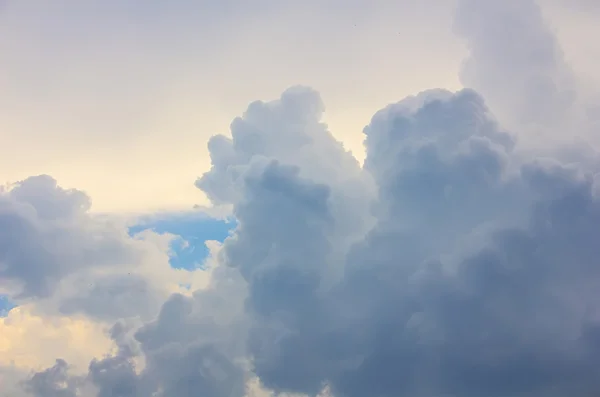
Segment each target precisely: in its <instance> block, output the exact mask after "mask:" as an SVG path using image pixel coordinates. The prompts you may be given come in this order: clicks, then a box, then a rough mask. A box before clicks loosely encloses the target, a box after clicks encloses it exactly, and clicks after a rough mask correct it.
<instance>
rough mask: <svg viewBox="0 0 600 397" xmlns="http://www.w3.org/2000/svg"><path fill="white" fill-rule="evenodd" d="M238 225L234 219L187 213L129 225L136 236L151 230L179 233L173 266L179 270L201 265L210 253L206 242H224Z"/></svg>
mask: <svg viewBox="0 0 600 397" xmlns="http://www.w3.org/2000/svg"><path fill="white" fill-rule="evenodd" d="M235 226H236V223H235V221H233V220H222V219H216V218H210V217H208V216H207V215H206V214H203V213H197V212H185V213H175V214H164V215H161V216H155V217H152V218H148V219H142V220H141V221H140V222H139V223H138V224H136V225H134V226H132V227H130V228H129V233H130V234H131V235H134V234H136V233H139V232H141V231H143V230H148V229H150V230H153V231H155V232H156V233H171V234H175V235H178V236H180V237H181V239H178V240H175V241H174V242H173V243H172V244H171V250H172V255H171V259H170V263H171V266H173V267H174V268H177V269H196V268H198V267H199V266H202V263H203V261H204V259H206V257H207V256H208V248H207V247H206V244H205V241H207V240H216V241H220V242H223V241H224V240H225V239H226V238H227V237H228V236H229V234H230V233H231V230H233V228H235Z"/></svg>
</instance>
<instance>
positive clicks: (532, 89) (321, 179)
mask: <svg viewBox="0 0 600 397" xmlns="http://www.w3.org/2000/svg"><path fill="white" fill-rule="evenodd" d="M458 15H459V16H458V18H457V29H458V30H459V31H460V32H461V34H464V35H465V37H466V38H467V40H468V41H469V43H470V47H471V54H470V58H469V59H468V62H467V64H466V65H465V70H464V73H465V76H464V79H465V82H466V84H465V85H467V86H469V87H470V88H464V89H462V90H460V91H457V92H451V91H447V90H443V89H432V90H429V91H425V92H422V93H419V94H418V95H415V96H411V97H408V98H405V99H403V100H401V101H399V102H397V103H394V104H391V105H389V106H387V107H385V108H384V109H381V110H380V111H378V112H377V113H376V114H375V115H374V116H373V118H372V119H371V122H370V123H369V124H368V125H367V126H366V127H365V128H364V136H365V140H364V145H365V150H366V159H365V162H364V164H363V165H361V164H359V162H358V161H356V159H355V158H354V157H353V156H352V154H351V153H350V152H348V151H347V150H346V149H345V148H344V146H343V144H342V143H341V142H338V141H336V140H335V139H334V137H333V135H332V134H331V133H330V132H329V131H328V128H327V126H326V125H325V124H324V123H323V121H322V116H323V113H324V111H325V108H324V104H323V101H322V100H321V97H320V95H319V94H318V92H316V91H315V90H313V89H311V88H307V87H302V86H296V87H292V88H290V89H288V90H286V91H285V92H283V94H282V95H281V96H280V97H279V98H278V99H276V100H273V101H269V102H264V101H256V102H253V103H251V104H250V105H249V106H248V108H247V109H246V111H245V112H244V114H243V115H241V116H240V117H238V118H236V119H235V120H234V121H233V122H232V124H231V135H230V136H224V135H223V136H222V135H218V136H215V137H213V138H212V139H211V140H210V141H209V143H208V147H209V151H210V157H211V163H212V166H211V168H210V170H208V171H207V172H205V173H204V174H203V175H202V176H201V177H200V178H198V180H197V181H196V186H197V187H198V188H199V189H201V190H202V191H203V192H204V193H206V195H207V196H208V197H209V198H210V200H211V201H212V203H213V204H215V205H219V206H225V207H227V208H231V209H232V213H231V215H232V217H233V218H234V219H235V229H234V231H233V232H232V234H231V235H230V236H229V237H228V238H227V239H225V241H224V242H223V243H222V244H220V245H210V244H209V247H208V248H210V250H209V251H210V255H209V257H208V258H207V259H206V263H205V266H202V267H193V268H189V269H179V270H176V269H172V268H171V267H170V266H169V263H168V262H169V258H168V255H167V254H168V250H169V242H170V241H172V236H168V235H158V234H157V233H154V232H150V231H146V232H143V233H140V234H136V235H131V234H128V233H127V230H128V229H127V224H125V223H123V222H120V221H118V220H115V219H114V218H110V217H108V218H104V217H98V216H95V215H92V214H90V213H89V205H90V204H89V202H90V201H89V198H88V197H87V196H86V195H85V194H84V193H82V192H79V191H77V190H65V189H62V188H60V187H58V186H57V183H56V181H54V180H53V179H52V178H51V177H48V176H39V177H32V178H29V179H26V180H25V181H23V182H20V183H18V184H17V185H15V186H11V187H9V188H7V189H5V190H4V191H3V192H2V196H0V281H2V284H1V285H0V286H1V287H2V288H3V292H4V293H5V294H7V295H8V296H9V297H10V299H12V300H13V301H14V302H15V303H17V304H20V305H21V306H20V307H19V308H17V309H13V311H11V312H10V313H9V317H8V319H9V320H10V319H11V314H12V316H13V318H12V321H16V320H15V318H17V314H18V313H23V312H24V310H25V308H27V310H31V312H32V313H34V314H35V315H37V316H41V317H44V318H51V319H52V321H54V322H58V323H59V324H62V323H61V321H62V322H65V321H67V319H69V321H70V320H72V319H76V320H77V321H81V322H82V324H83V323H84V322H85V324H88V323H90V322H91V323H93V324H95V326H96V328H94V329H96V331H95V332H100V333H101V331H102V330H103V331H104V335H105V337H104V339H103V340H102V343H103V344H105V345H106V346H107V347H106V348H105V354H102V353H100V354H94V357H93V358H91V359H90V360H89V361H88V363H89V365H87V366H86V367H85V368H84V369H83V370H82V368H81V367H77V366H76V365H73V364H71V363H70V362H69V360H67V359H66V358H65V357H66V356H67V355H68V351H67V350H66V349H65V352H64V356H58V357H56V360H55V361H54V363H53V364H50V365H46V366H45V368H34V370H33V372H30V373H29V372H27V370H26V369H25V366H23V365H20V364H19V363H15V362H12V363H11V362H6V363H5V362H2V361H0V365H4V367H0V375H3V377H2V378H0V382H4V383H0V385H2V386H1V387H4V388H5V390H9V391H8V393H12V394H7V395H8V396H19V397H21V396H34V397H75V396H83V397H151V396H152V397H192V396H209V397H244V396H266V395H275V394H277V395H278V394H286V395H292V394H293V395H300V396H302V395H305V396H317V395H331V396H335V397H363V396H378V397H392V396H393V397H398V396H400V397H405V396H406V397H433V396H441V395H443V396H453V397H454V396H456V397H478V396H489V397H521V396H527V397H530V396H541V395H544V396H557V397H558V396H565V395H570V396H574V397H587V396H590V395H592V394H594V393H597V392H598V391H599V390H600V373H599V368H600V359H599V358H598V357H600V301H599V300H598V292H599V291H600V266H599V265H598V263H597V258H598V257H599V256H600V244H598V241H597V240H598V238H600V197H598V192H599V191H600V190H599V185H598V181H599V180H598V174H597V170H598V168H597V166H596V164H598V158H595V157H594V156H595V154H594V153H595V152H594V151H593V150H590V151H588V152H586V154H585V161H580V162H573V161H565V158H572V157H573V156H572V154H571V155H570V157H569V156H567V155H565V154H564V152H561V151H560V150H553V151H548V150H546V149H547V148H546V147H545V148H544V149H543V150H541V149H540V150H538V151H537V152H536V151H535V149H532V147H531V146H528V147H527V150H523V149H522V148H521V147H520V146H519V130H518V128H519V126H521V127H523V128H524V129H529V128H530V127H531V125H532V123H533V124H535V125H536V128H542V127H544V128H553V126H556V125H557V124H556V123H559V124H560V125H561V127H562V126H571V127H573V126H577V127H580V128H581V129H591V128H592V127H591V125H592V124H590V123H589V122H588V120H586V119H585V118H580V117H579V116H577V117H572V115H573V112H572V111H571V110H572V109H575V110H574V111H575V112H577V106H579V104H580V102H581V99H579V98H577V96H576V95H575V92H574V91H573V89H574V85H572V81H571V80H570V78H563V77H565V76H571V74H572V71H570V70H569V68H568V65H567V63H566V62H565V61H564V60H563V59H562V58H561V56H560V50H559V47H558V44H557V43H556V42H555V41H554V38H553V36H552V35H551V34H550V30H549V29H548V28H547V27H546V25H545V23H544V20H543V18H542V14H541V11H540V9H539V8H538V7H537V5H536V4H535V3H534V2H533V1H528V0H527V1H521V2H511V1H508V2H502V3H500V2H493V1H481V2H473V1H468V0H464V1H461V2H460V7H459V13H458ZM503 24H509V25H510V26H512V27H513V28H514V31H512V33H514V34H515V35H516V36H515V37H517V36H518V37H519V38H523V42H516V41H514V40H510V41H507V40H505V39H506V37H505V36H503V35H501V33H500V30H501V29H502V26H507V25H503ZM512 33H511V34H512ZM521 45H523V48H522V47H521ZM511 54H512V55H514V56H515V59H514V61H515V63H514V68H512V69H507V68H508V66H507V65H506V64H502V63H500V61H501V60H503V57H504V56H505V55H511ZM502 79H506V83H504V82H503V81H501V80H502ZM469 81H471V82H472V84H467V83H468V82H469ZM524 83H531V84H530V85H529V84H525V85H524ZM504 88H506V90H504ZM478 89H480V90H478ZM479 91H481V92H479ZM488 96H489V97H490V101H489V102H490V103H492V104H494V105H497V106H498V107H499V108H500V113H501V114H502V116H501V117H495V116H494V114H495V113H494V108H493V107H489V108H488V101H487V97H488ZM513 97H514V98H515V100H516V101H517V102H515V103H518V104H519V105H518V106H516V105H514V103H512V102H511V98H513ZM563 110H564V113H562V111H563ZM547 115H548V117H550V118H548V117H547ZM551 117H556V118H557V120H558V121H557V122H556V123H555V122H554V121H553V119H551ZM563 121H564V123H563ZM505 123H506V124H508V125H510V126H511V128H510V129H509V128H507V127H505V126H504V125H505ZM556 153H559V154H557V155H554V154H556ZM590 153H591V154H590ZM582 158H583V157H582ZM590 158H591V159H592V161H589V159H590ZM18 310H21V312H18ZM72 321H75V320H72ZM49 323H50V321H49ZM69 324H70V325H69V326H71V327H74V326H73V325H72V324H71V323H69ZM5 325H6V324H5ZM90 327H91V326H90ZM1 329H2V328H0V330H1ZM7 329H8V328H7ZM90 329H91V328H90ZM98 329H100V330H101V331H98ZM88 335H92V333H91V331H89V332H88ZM94 335H95V334H94ZM1 338H2V335H0V347H2V339H1ZM88 338H91V336H88ZM94 338H97V340H100V339H98V338H99V337H96V336H94ZM46 364H47V363H46Z"/></svg>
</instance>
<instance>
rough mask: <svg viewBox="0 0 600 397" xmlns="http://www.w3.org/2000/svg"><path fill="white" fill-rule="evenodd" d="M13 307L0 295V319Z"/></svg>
mask: <svg viewBox="0 0 600 397" xmlns="http://www.w3.org/2000/svg"><path fill="white" fill-rule="evenodd" d="M14 307H15V305H14V304H13V303H12V302H11V301H10V300H9V299H8V297H6V296H4V295H0V317H6V315H7V314H8V312H9V311H10V310H11V309H12V308H14Z"/></svg>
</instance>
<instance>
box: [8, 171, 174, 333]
mask: <svg viewBox="0 0 600 397" xmlns="http://www.w3.org/2000/svg"><path fill="white" fill-rule="evenodd" d="M90 205H91V202H90V199H89V197H88V196H87V195H86V194H85V193H83V192H81V191H78V190H73V189H71V190H67V189H63V188H61V187H60V186H58V185H57V182H56V181H55V180H54V179H53V178H51V177H49V176H47V175H41V176H35V177H30V178H28V179H26V180H24V181H21V182H19V183H17V184H15V185H13V186H10V187H9V188H8V189H4V191H2V192H1V193H0V288H2V292H4V293H8V294H9V296H10V297H11V299H13V300H15V301H16V302H17V303H20V302H24V301H31V300H36V301H38V302H41V303H40V304H39V305H38V306H37V308H38V309H42V308H43V309H42V310H51V311H55V312H56V311H59V312H62V313H67V314H78V313H83V314H86V315H88V316H92V317H96V318H99V319H102V320H106V321H110V322H113V321H115V320H117V319H119V318H122V317H131V316H134V317H135V316H142V317H143V318H146V319H150V318H152V317H153V316H154V315H155V314H156V312H157V310H158V308H159V307H160V305H161V303H162V302H163V301H164V299H166V297H167V296H168V292H167V288H165V286H164V285H161V283H164V282H165V281H170V280H169V278H168V277H169V276H171V275H169V274H166V273H165V271H166V272H168V271H170V269H169V266H168V262H167V259H168V258H167V255H166V253H162V252H161V248H160V244H158V243H156V244H155V243H154V242H153V241H151V237H152V236H144V237H139V238H132V237H130V236H129V235H128V234H127V228H126V227H125V225H124V224H121V223H119V222H117V221H113V220H111V219H103V218H101V217H98V216H93V215H91V214H90V213H89V209H90ZM154 237H156V236H154ZM144 238H146V239H144ZM161 255H162V256H161ZM161 260H162V262H161ZM161 264H162V265H163V266H164V269H165V271H163V270H160V265H161ZM149 267H150V268H152V267H153V269H151V271H149ZM157 267H158V269H157ZM153 272H154V273H156V274H158V277H157V276H156V275H155V274H153ZM161 272H162V274H161ZM161 276H164V277H163V278H162V279H161V280H160V282H157V278H160V277H161ZM40 300H41V301H40Z"/></svg>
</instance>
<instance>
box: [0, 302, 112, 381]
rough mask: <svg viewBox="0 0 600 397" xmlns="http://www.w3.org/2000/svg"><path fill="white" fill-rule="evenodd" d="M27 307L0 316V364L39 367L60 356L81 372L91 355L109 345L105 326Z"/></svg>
mask: <svg viewBox="0 0 600 397" xmlns="http://www.w3.org/2000/svg"><path fill="white" fill-rule="evenodd" d="M31 309H32V308H31V307H30V306H21V307H18V308H15V309H13V310H11V311H10V312H9V314H8V317H6V318H0V366H9V365H14V366H15V367H17V368H22V369H24V370H26V371H29V370H30V369H35V370H41V369H44V368H47V367H50V366H52V365H54V362H55V360H56V359H57V358H62V359H64V360H66V361H67V362H68V363H69V364H70V365H72V366H73V369H74V370H75V371H77V372H85V371H86V369H87V366H88V365H89V362H90V360H91V359H92V358H94V357H102V356H103V355H104V354H106V353H108V352H110V351H111V348H112V347H113V343H112V341H111V340H110V339H109V338H108V337H107V336H106V334H105V327H106V326H105V325H102V324H95V323H93V322H91V321H89V320H85V319H81V318H69V317H40V316H38V315H35V314H33V313H32V310H31Z"/></svg>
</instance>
